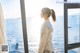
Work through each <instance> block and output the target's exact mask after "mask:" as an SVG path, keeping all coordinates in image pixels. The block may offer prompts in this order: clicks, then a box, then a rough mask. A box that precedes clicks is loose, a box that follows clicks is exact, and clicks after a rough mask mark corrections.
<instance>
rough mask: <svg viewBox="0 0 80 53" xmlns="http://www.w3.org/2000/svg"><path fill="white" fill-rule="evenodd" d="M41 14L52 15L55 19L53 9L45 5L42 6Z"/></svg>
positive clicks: (54, 19)
mask: <svg viewBox="0 0 80 53" xmlns="http://www.w3.org/2000/svg"><path fill="white" fill-rule="evenodd" d="M41 13H42V15H43V16H44V15H46V14H47V15H48V17H50V16H52V19H53V21H56V15H55V11H54V10H53V9H49V8H47V7H45V8H42V10H41Z"/></svg>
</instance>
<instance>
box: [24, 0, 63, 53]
mask: <svg viewBox="0 0 80 53" xmlns="http://www.w3.org/2000/svg"><path fill="white" fill-rule="evenodd" d="M56 1H57V0H25V7H26V21H27V34H28V45H29V53H37V51H38V47H39V41H40V37H41V35H40V30H41V25H42V23H43V19H42V18H41V16H40V13H41V12H40V11H41V9H42V8H43V7H49V8H51V9H54V10H55V13H56V18H57V21H56V23H53V22H52V20H51V18H50V21H51V22H52V24H53V29H54V32H53V40H52V42H53V51H54V49H55V48H57V49H59V52H61V53H63V50H64V19H63V4H60V3H56ZM56 6H57V7H56ZM60 12H61V13H60Z"/></svg>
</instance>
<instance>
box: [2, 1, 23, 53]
mask: <svg viewBox="0 0 80 53" xmlns="http://www.w3.org/2000/svg"><path fill="white" fill-rule="evenodd" d="M1 4H2V10H3V15H4V20H5V35H6V39H7V40H6V41H7V44H8V47H9V53H16V52H19V53H24V44H23V43H24V42H23V34H22V33H23V32H22V22H21V9H20V0H1Z"/></svg>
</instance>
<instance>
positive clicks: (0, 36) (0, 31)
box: [0, 3, 5, 45]
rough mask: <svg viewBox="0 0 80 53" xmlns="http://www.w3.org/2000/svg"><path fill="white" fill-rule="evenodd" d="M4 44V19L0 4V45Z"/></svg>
mask: <svg viewBox="0 0 80 53" xmlns="http://www.w3.org/2000/svg"><path fill="white" fill-rule="evenodd" d="M2 44H5V36H4V18H3V13H2V8H1V3H0V45H2Z"/></svg>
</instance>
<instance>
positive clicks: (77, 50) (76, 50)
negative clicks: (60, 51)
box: [68, 48, 80, 53]
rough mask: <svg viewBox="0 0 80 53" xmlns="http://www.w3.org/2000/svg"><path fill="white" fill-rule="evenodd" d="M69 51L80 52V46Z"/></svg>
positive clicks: (70, 52) (71, 52)
mask: <svg viewBox="0 0 80 53" xmlns="http://www.w3.org/2000/svg"><path fill="white" fill-rule="evenodd" d="M68 53H80V48H76V49H71V50H69V51H68Z"/></svg>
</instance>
